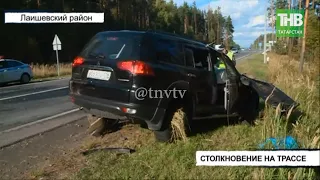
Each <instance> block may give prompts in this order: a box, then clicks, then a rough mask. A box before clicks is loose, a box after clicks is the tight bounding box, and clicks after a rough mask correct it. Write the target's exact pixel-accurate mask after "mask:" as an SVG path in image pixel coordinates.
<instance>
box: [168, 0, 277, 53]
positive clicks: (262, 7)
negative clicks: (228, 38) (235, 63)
mask: <svg viewBox="0 0 320 180" xmlns="http://www.w3.org/2000/svg"><path fill="white" fill-rule="evenodd" d="M173 1H174V2H175V3H176V4H177V5H181V4H183V2H187V3H188V4H192V3H193V1H195V2H196V4H197V6H198V8H200V9H203V10H207V9H208V8H209V7H210V8H211V9H217V8H218V6H220V7H221V11H222V14H223V15H224V16H228V15H230V16H231V18H232V21H233V25H234V29H235V32H234V33H233V39H234V41H235V42H236V43H238V44H239V45H240V46H241V47H249V46H250V44H251V43H253V41H254V40H255V39H256V38H257V37H258V36H259V35H260V34H263V32H264V14H265V11H266V8H267V6H268V5H269V4H268V0H173ZM267 31H268V32H271V29H270V28H267Z"/></svg>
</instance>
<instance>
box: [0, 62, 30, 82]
mask: <svg viewBox="0 0 320 180" xmlns="http://www.w3.org/2000/svg"><path fill="white" fill-rule="evenodd" d="M32 78H33V73H32V69H31V67H30V66H29V65H28V64H25V63H23V62H20V61H17V60H13V59H0V84H6V83H10V82H21V83H28V82H30V80H31V79H32Z"/></svg>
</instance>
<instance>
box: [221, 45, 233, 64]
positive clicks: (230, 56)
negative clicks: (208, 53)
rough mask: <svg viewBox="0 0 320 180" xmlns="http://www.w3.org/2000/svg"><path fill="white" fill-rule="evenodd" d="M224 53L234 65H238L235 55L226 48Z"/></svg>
mask: <svg viewBox="0 0 320 180" xmlns="http://www.w3.org/2000/svg"><path fill="white" fill-rule="evenodd" d="M223 53H224V54H225V55H227V56H228V57H229V59H230V60H231V61H232V62H233V63H234V64H236V59H235V56H234V53H233V52H232V51H230V50H227V49H226V48H224V49H223Z"/></svg>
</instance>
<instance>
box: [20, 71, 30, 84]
mask: <svg viewBox="0 0 320 180" xmlns="http://www.w3.org/2000/svg"><path fill="white" fill-rule="evenodd" d="M20 82H21V83H23V84H25V83H28V82H30V76H29V75H28V74H26V73H24V74H22V75H21V78H20Z"/></svg>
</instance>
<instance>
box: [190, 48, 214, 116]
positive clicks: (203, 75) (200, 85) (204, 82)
mask: <svg viewBox="0 0 320 180" xmlns="http://www.w3.org/2000/svg"><path fill="white" fill-rule="evenodd" d="M195 50H196V47H195V46H193V45H190V44H185V45H184V54H185V63H186V67H187V68H186V70H187V74H186V75H187V79H188V81H189V83H190V87H191V89H192V91H193V93H194V94H196V103H197V106H196V109H195V110H196V112H197V113H201V112H203V111H204V109H203V108H202V106H207V105H209V104H210V103H211V98H208V96H209V97H210V96H211V93H212V89H211V84H210V76H211V75H210V72H209V71H208V69H205V67H204V66H208V65H204V66H203V64H202V67H199V66H196V62H197V61H198V60H196V59H195ZM204 57H205V56H204ZM206 58H207V57H205V59H204V61H206V60H207V59H206ZM209 94H210V95H209Z"/></svg>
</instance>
